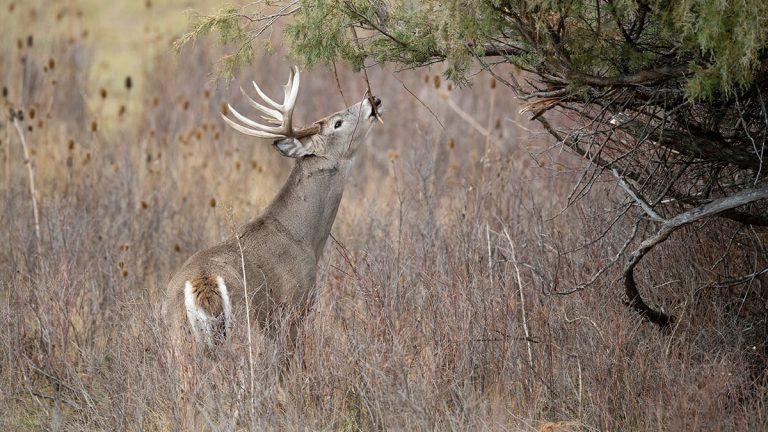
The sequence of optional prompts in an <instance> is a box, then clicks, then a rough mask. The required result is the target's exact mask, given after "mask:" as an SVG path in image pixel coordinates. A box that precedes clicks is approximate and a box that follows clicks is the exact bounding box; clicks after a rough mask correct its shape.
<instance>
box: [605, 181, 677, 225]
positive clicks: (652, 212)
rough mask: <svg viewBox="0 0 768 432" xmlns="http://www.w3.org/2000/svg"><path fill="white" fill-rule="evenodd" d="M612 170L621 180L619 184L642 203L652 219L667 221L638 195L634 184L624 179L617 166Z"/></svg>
mask: <svg viewBox="0 0 768 432" xmlns="http://www.w3.org/2000/svg"><path fill="white" fill-rule="evenodd" d="M611 172H613V175H614V176H615V177H616V179H617V180H618V181H619V186H621V188H622V189H624V191H625V192H626V193H627V195H629V196H630V197H632V199H633V200H635V202H636V203H637V204H638V205H640V207H641V208H642V209H643V211H645V213H646V214H647V215H648V216H650V218H651V219H653V220H655V221H656V222H666V219H664V218H663V217H661V216H659V214H658V213H656V211H655V210H654V209H653V208H652V207H651V206H650V205H649V204H648V202H646V201H645V200H644V199H643V198H642V197H640V195H638V193H637V192H636V191H635V190H634V189H633V188H632V186H630V185H629V183H627V182H626V181H625V180H624V177H622V176H621V174H619V171H618V170H617V169H616V168H613V169H612V170H611Z"/></svg>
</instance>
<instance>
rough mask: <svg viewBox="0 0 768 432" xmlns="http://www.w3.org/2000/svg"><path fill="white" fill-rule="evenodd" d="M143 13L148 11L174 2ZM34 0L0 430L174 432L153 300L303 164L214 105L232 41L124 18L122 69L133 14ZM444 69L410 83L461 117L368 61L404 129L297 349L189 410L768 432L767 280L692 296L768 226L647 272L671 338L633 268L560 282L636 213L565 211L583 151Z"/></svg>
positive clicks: (246, 416) (497, 94)
mask: <svg viewBox="0 0 768 432" xmlns="http://www.w3.org/2000/svg"><path fill="white" fill-rule="evenodd" d="M153 3H158V4H155V5H153V6H152V9H149V10H143V11H142V10H134V11H133V12H131V13H132V14H133V15H130V19H133V20H137V22H141V23H143V22H145V21H142V20H146V22H149V23H161V22H163V21H162V17H163V16H165V15H162V14H159V12H158V11H160V10H163V11H166V13H167V14H170V15H169V16H176V17H177V15H175V14H178V13H180V12H179V11H178V10H176V9H173V8H172V7H171V6H172V3H170V2H157V1H156V2H153ZM10 4H13V5H14V6H13V9H14V10H13V11H12V12H10ZM44 4H45V5H48V3H43V2H40V4H37V3H36V2H29V3H28V2H24V3H23V4H22V2H14V3H8V2H5V3H3V4H2V5H0V9H1V10H2V14H3V15H5V16H6V18H5V19H4V20H5V21H6V22H4V23H3V24H7V26H6V27H5V28H6V31H5V34H6V36H5V39H4V41H5V42H4V43H3V44H2V45H1V46H0V85H1V86H3V87H5V88H7V92H8V96H7V98H6V99H5V100H4V102H3V103H9V104H11V106H12V107H14V108H15V109H17V110H19V109H20V110H22V111H23V113H24V119H25V120H24V122H23V123H22V124H23V126H24V127H25V129H24V133H25V137H26V139H27V141H28V143H29V146H30V152H31V160H32V163H33V166H34V168H35V175H36V182H37V188H38V194H39V205H40V216H41V217H40V218H41V238H40V243H39V245H38V242H37V239H36V235H35V226H34V219H33V217H32V202H31V198H30V194H29V183H28V175H27V171H26V170H27V168H26V167H25V165H24V163H23V153H22V150H21V146H20V145H19V141H18V137H17V136H16V135H15V130H14V129H13V127H12V125H11V124H10V123H9V122H8V118H7V117H6V116H5V114H4V117H3V118H2V120H0V154H1V155H0V157H1V158H2V170H1V172H2V176H0V177H1V178H0V200H2V205H0V208H2V211H0V227H1V228H0V236H1V238H2V243H3V245H4V247H2V248H0V322H2V323H3V326H4V328H5V330H4V331H3V332H1V333H0V346H2V347H3V349H2V358H0V429H3V430H49V429H50V430H107V429H109V430H176V429H177V427H178V424H179V419H180V415H181V413H180V411H179V409H178V407H177V406H176V400H177V393H178V391H179V387H178V385H177V381H176V376H177V375H176V370H175V365H174V363H173V361H172V360H171V359H170V358H169V357H168V355H167V350H166V334H165V332H164V328H163V324H162V323H161V322H160V321H159V314H158V312H159V305H158V302H159V299H160V298H161V295H162V292H163V290H164V288H165V283H166V281H167V279H168V277H169V276H170V275H171V274H172V273H173V271H174V270H175V269H176V268H177V267H178V266H179V265H180V264H181V263H182V262H183V260H184V259H186V257H187V256H189V255H190V254H191V253H192V252H194V251H195V250H196V249H198V248H201V247H204V246H205V245H207V244H210V243H212V242H214V241H217V240H219V239H221V238H223V237H225V236H227V235H228V233H229V232H230V227H229V222H228V219H229V217H228V216H227V212H226V211H224V209H225V208H228V207H231V208H232V209H233V212H234V215H235V216H234V217H235V220H236V221H237V222H238V223H240V222H244V221H246V220H247V219H248V218H250V217H252V216H254V215H256V214H257V213H258V212H259V209H261V208H263V207H264V206H265V205H266V203H268V201H269V199H270V198H271V197H272V196H273V195H274V193H275V192H276V191H277V188H278V187H279V185H280V184H281V181H282V180H283V179H284V178H285V177H286V176H287V173H288V170H289V169H290V161H287V160H283V159H281V158H280V157H279V156H278V155H277V154H276V153H275V152H273V151H272V150H271V149H270V148H269V146H268V145H266V144H265V143H262V142H254V141H252V140H250V139H248V138H246V137H243V136H240V135H237V134H236V133H234V132H231V131H229V130H225V129H223V127H222V123H221V122H220V121H219V119H218V116H217V112H218V110H219V107H220V103H221V101H222V100H224V99H227V100H233V99H234V100H239V99H237V97H236V96H235V94H236V92H235V91H234V90H236V87H237V86H233V88H232V89H229V88H227V87H226V86H224V85H221V83H219V85H217V84H216V83H210V82H209V79H208V73H209V71H211V70H212V69H213V66H212V65H213V63H214V61H215V58H216V57H217V55H218V53H216V52H215V50H213V49H211V48H209V47H208V46H206V45H204V44H203V45H200V46H197V47H196V48H195V49H194V50H192V49H187V50H186V51H185V52H184V53H182V55H181V56H178V57H176V56H173V55H172V54H171V53H170V52H169V50H168V49H167V47H168V44H167V42H168V40H169V38H170V34H169V33H168V32H165V31H164V30H162V31H161V30H156V31H154V32H156V33H153V30H151V29H150V32H149V33H143V28H142V25H143V24H139V25H138V29H134V28H132V27H131V26H130V25H129V24H130V23H131V22H132V21H130V19H129V21H128V23H126V22H122V21H121V25H124V26H127V28H128V29H129V30H133V31H134V32H135V33H130V34H127V35H126V37H131V38H134V40H135V41H138V42H136V45H138V46H139V47H142V49H138V48H134V50H133V51H130V52H129V53H130V54H126V53H125V52H123V53H121V54H120V56H119V57H120V60H119V64H115V65H110V66H109V67H108V68H107V69H105V68H104V65H100V64H99V63H94V62H95V60H94V59H104V58H109V56H108V55H105V50H110V49H115V48H114V45H110V43H114V41H112V42H109V41H108V40H106V39H105V40H102V39H100V37H99V35H100V34H101V33H100V29H101V28H102V27H104V28H108V27H109V25H108V24H109V23H108V22H100V18H103V17H104V16H113V17H114V16H115V15H117V14H118V12H116V11H115V10H112V11H111V12H110V14H106V15H95V16H92V15H93V14H95V13H96V12H93V11H92V10H91V11H90V12H87V13H84V14H83V15H84V17H83V18H78V16H77V15H78V14H77V10H78V3H65V2H53V3H52V4H51V5H49V6H50V7H48V6H46V7H45V8H44V7H43V6H42V5H44ZM84 4H85V6H88V5H89V2H85V3H84ZM35 7H37V10H36V12H35V14H34V16H33V14H32V12H31V9H33V8H35ZM59 11H65V12H64V16H63V17H62V18H61V19H60V20H57V18H56V15H57V14H58V13H59ZM158 14H159V15H160V16H159V17H158V16H157V15H158ZM126 19H128V18H126ZM173 19H178V18H173ZM89 26H90V29H89V30H90V31H89V34H87V35H85V37H83V30H84V29H86V28H89ZM150 27H151V25H150ZM105 31H106V30H105ZM28 35H32V39H33V40H32V41H31V42H32V43H31V44H28V40H27V39H28V38H27V36H28ZM143 38H146V39H143ZM17 41H18V42H17ZM145 46H146V49H144V48H143V47H145ZM140 53H143V54H142V55H140ZM147 53H149V54H147ZM100 61H101V60H100ZM120 64H123V65H125V64H131V65H132V66H130V67H127V66H120ZM286 65H287V61H286V60H284V59H283V58H282V57H280V56H274V57H271V58H268V59H265V60H263V61H261V62H260V63H259V64H258V65H256V66H255V67H254V68H253V69H252V70H250V71H247V72H246V71H244V76H243V77H242V78H240V79H239V80H240V81H242V82H246V80H247V79H250V78H251V77H250V76H247V75H253V77H258V79H259V80H260V81H261V82H264V84H265V86H266V87H267V88H275V86H276V85H277V84H278V83H279V82H281V81H282V80H283V78H284V75H285V74H284V72H285V71H287V68H286ZM123 67H127V69H123ZM126 70H128V72H126ZM137 71H138V72H137ZM340 72H341V80H342V82H344V83H345V88H344V91H345V95H346V96H347V98H348V99H353V98H356V97H357V96H358V95H362V94H363V87H362V84H361V83H360V81H359V77H358V76H356V75H354V74H352V73H351V72H349V71H347V70H341V71H340ZM431 73H432V76H427V77H424V76H423V75H421V74H417V73H415V72H414V73H404V74H399V77H400V79H402V80H403V81H404V83H405V85H406V86H408V89H409V90H410V91H412V92H413V93H415V94H416V95H418V96H419V97H420V98H421V99H423V101H424V102H425V103H426V104H428V105H429V106H430V107H431V108H432V109H433V110H434V111H435V113H436V114H437V115H438V116H440V118H441V121H442V122H443V123H444V124H445V125H446V128H445V130H442V129H441V128H440V127H439V126H438V125H437V122H436V121H435V120H434V119H433V118H432V116H431V114H430V113H429V112H428V111H427V110H426V109H425V108H424V107H423V106H422V105H421V104H420V103H419V102H418V101H416V100H415V99H414V98H413V96H411V94H410V93H409V92H407V91H406V90H405V89H403V87H402V85H401V84H400V82H398V81H397V80H396V79H395V78H393V76H392V75H391V74H390V73H387V72H385V71H381V70H378V71H372V74H371V81H372V85H373V86H374V91H376V92H377V93H379V94H380V95H382V99H383V100H384V103H385V106H386V109H387V111H386V112H385V119H386V125H385V127H383V128H380V130H379V131H378V132H377V133H376V134H375V135H376V136H375V137H374V138H373V139H372V140H371V143H370V145H369V148H368V150H367V151H366V153H365V154H364V155H363V158H362V159H361V160H360V161H359V162H358V165H357V166H356V167H355V172H354V174H353V175H352V179H351V181H350V184H349V185H348V188H347V191H346V196H345V198H344V201H343V203H342V208H341V209H340V211H339V217H338V218H337V221H336V224H335V226H334V236H335V239H336V240H335V241H334V240H330V241H329V245H328V248H327V253H326V257H325V259H324V262H323V265H322V266H321V269H320V277H319V278H318V280H319V282H318V285H317V301H316V307H315V308H314V309H313V311H312V313H311V314H310V316H309V317H307V319H306V321H305V323H304V326H303V332H302V337H301V342H300V352H299V353H298V354H297V355H296V356H295V357H294V358H293V360H292V367H291V368H290V369H289V371H288V372H287V373H286V376H284V377H282V378H281V377H280V376H279V364H280V355H279V353H280V352H281V346H280V345H281V343H282V342H281V341H280V339H278V340H277V341H270V340H264V339H261V338H259V337H257V341H256V342H257V343H256V344H255V346H254V357H255V363H256V370H255V371H254V372H255V375H256V378H257V379H256V384H255V386H256V389H255V391H254V393H253V394H248V395H246V397H245V398H242V396H238V395H239V394H240V392H239V390H238V389H237V388H236V385H235V381H236V380H234V379H232V377H233V376H235V375H236V372H233V369H238V367H239V366H240V365H238V364H228V365H223V366H222V367H221V368H220V370H219V369H217V370H213V371H212V372H211V374H210V376H207V377H205V379H204V380H203V381H204V385H203V388H202V389H201V391H200V393H198V394H196V395H193V396H192V398H193V399H196V400H197V399H199V400H200V401H206V407H205V417H206V418H207V421H209V422H210V425H211V426H212V427H213V429H224V430H227V429H229V428H230V427H233V426H232V424H231V416H232V412H233V410H234V409H238V412H239V421H240V425H239V426H238V427H239V428H245V429H249V430H298V429H309V430H344V431H351V430H377V429H386V430H540V431H567V430H650V429H655V430H765V429H766V428H768V414H767V413H768V409H767V408H766V402H767V401H768V394H767V391H768V377H766V372H765V371H766V345H765V344H766V342H765V341H766V333H767V326H768V325H767V324H766V322H767V321H766V297H765V294H766V291H765V287H764V286H763V285H762V282H761V281H755V282H754V284H752V285H749V286H747V287H745V286H737V287H733V288H730V289H729V290H715V289H700V288H701V287H702V286H703V285H705V284H706V283H707V282H708V281H709V280H710V275H709V274H708V272H709V271H711V269H712V268H714V267H715V266H716V265H723V263H725V265H728V266H729V268H730V269H731V270H732V273H733V274H735V273H738V271H737V270H739V269H740V268H743V269H744V273H747V272H748V271H747V270H748V269H749V268H751V265H752V263H751V262H750V259H752V257H754V256H755V255H756V254H757V255H759V254H762V256H763V257H764V256H765V253H764V252H765V251H764V249H763V248H764V246H763V244H764V241H755V242H754V243H752V244H744V243H742V244H738V245H732V244H730V243H729V239H730V238H731V233H733V232H736V231H737V228H735V227H734V226H730V225H722V222H719V221H718V222H712V223H710V224H707V225H702V226H700V227H697V228H696V229H695V230H693V229H692V230H688V232H685V233H677V234H676V235H675V236H673V238H672V239H671V240H670V242H668V244H666V245H664V247H662V248H660V249H659V250H658V251H656V252H654V253H653V254H652V255H651V256H650V257H649V258H648V260H647V262H644V264H643V270H642V272H638V276H639V278H640V280H642V282H643V284H644V286H645V287H653V288H652V290H651V293H650V295H648V299H649V300H651V301H653V302H654V303H656V304H660V305H664V306H665V307H666V308H667V309H668V310H671V311H672V312H674V313H675V314H676V315H677V316H678V317H679V318H680V319H679V321H678V325H677V326H676V327H675V329H674V330H673V331H672V332H671V333H670V334H662V333H660V332H659V331H658V330H657V329H656V328H654V327H651V326H649V325H648V324H645V323H643V322H641V321H640V320H639V319H638V317H637V316H635V315H633V314H632V313H630V312H628V311H627V310H626V309H625V308H624V307H623V306H622V304H621V301H620V299H619V297H618V291H619V289H618V287H617V286H616V283H615V279H614V278H615V276H616V274H609V275H606V277H604V278H602V279H601V280H600V281H599V283H598V284H597V285H595V286H594V287H592V288H589V289H587V290H584V291H581V292H579V293H577V294H573V295H570V296H557V295H553V294H552V292H553V291H554V290H556V289H558V288H564V287H568V286H572V285H573V284H574V283H576V282H580V281H584V280H586V279H588V278H589V276H590V275H591V274H592V273H593V272H594V271H596V270H597V269H598V268H599V267H600V265H602V264H603V263H605V262H606V261H607V260H608V259H610V258H611V257H612V256H613V255H614V254H615V253H616V251H617V250H618V248H619V247H620V246H621V241H622V239H623V235H624V234H625V233H626V232H627V231H628V230H629V229H630V227H629V226H625V225H623V224H621V223H620V224H617V225H616V226H614V227H613V228H612V229H611V230H609V231H608V233H607V234H605V235H603V230H604V229H605V227H606V226H607V225H608V224H609V222H610V221H611V219H612V216H613V212H612V205H614V203H615V200H616V199H618V198H617V197H620V195H619V194H618V193H617V192H616V191H613V190H612V189H611V188H609V187H606V188H604V189H600V190H598V189H595V190H593V192H592V194H591V195H590V196H588V197H587V198H585V199H583V200H582V201H580V202H578V203H577V204H575V205H573V206H571V207H570V208H568V209H567V210H565V211H564V212H561V210H562V209H563V207H564V203H565V198H564V197H565V196H567V195H568V193H569V188H570V185H571V184H573V182H574V176H576V175H578V172H579V168H580V167H581V165H580V164H581V162H580V161H577V160H573V159H570V158H568V157H567V156H566V155H559V154H555V153H554V152H552V151H550V152H545V153H542V152H543V151H544V150H545V148H546V146H547V145H548V144H547V141H546V140H545V138H544V136H543V135H540V134H539V133H538V132H536V131H529V130H527V129H526V128H528V127H530V124H529V123H527V122H526V121H525V120H523V119H521V118H520V117H519V116H518V115H517V114H516V113H517V107H516V106H515V104H514V102H512V101H511V97H510V96H509V94H508V93H507V92H505V90H504V89H501V88H496V89H495V90H493V89H491V88H490V86H489V85H487V84H486V80H487V78H485V77H483V76H482V75H481V76H478V78H477V80H476V83H477V84H476V86H475V88H473V89H465V90H461V91H455V90H454V91H451V92H448V95H449V97H450V98H451V100H452V101H454V102H455V105H456V106H458V107H460V108H461V109H462V110H463V111H464V112H457V110H456V109H455V108H452V104H450V103H447V102H446V100H445V99H444V97H443V96H441V94H440V92H438V91H437V89H435V86H436V81H435V80H434V78H433V75H434V73H435V71H433V72H431ZM128 75H130V76H131V85H130V87H131V88H130V89H129V88H126V87H127V86H126V77H127V76H128ZM303 83H304V87H303V89H302V95H303V96H302V98H301V103H300V105H301V106H300V108H299V109H298V111H297V115H298V116H299V117H300V120H312V117H319V116H324V115H326V114H327V113H328V112H331V111H335V110H337V109H339V108H341V107H343V105H344V104H343V102H342V99H341V97H340V95H339V93H338V91H337V90H336V86H335V80H334V79H333V77H332V76H331V75H330V74H329V73H328V72H327V71H323V70H315V71H312V72H311V73H307V74H305V79H304V80H303ZM102 88H103V89H104V91H103V92H102V90H101V89H102ZM440 90H446V84H445V83H442V84H441V89H440ZM492 98H494V99H495V100H494V102H493V103H491V99H492ZM121 107H124V108H121ZM491 107H493V108H491ZM490 110H493V112H490ZM33 111H34V114H33ZM4 113H5V108H4ZM467 115H469V116H471V117H472V118H474V119H475V120H476V121H477V122H478V125H479V126H481V128H477V127H473V126H472V125H471V124H470V122H468V121H467V118H466V116H467ZM480 129H485V130H490V131H491V133H490V134H489V135H488V136H484V135H482V134H481V133H480V132H479V130H480ZM531 153H533V155H534V156H535V158H534V157H532V155H531ZM536 161H538V163H537V162H536ZM506 233H508V236H507V235H506ZM755 238H757V239H762V240H764V239H765V238H766V237H765V234H764V233H762V234H761V233H755ZM593 239H598V240H597V241H595V242H591V243H590V240H593ZM692 244H693V247H692ZM726 246H727V247H726ZM512 248H514V253H513V250H512ZM568 251H570V252H569V253H565V252H568ZM520 290H522V296H521V293H520ZM523 316H525V317H526V320H525V322H524V321H523ZM526 325H527V327H528V331H529V334H530V336H529V337H526V330H525V327H526ZM529 352H530V354H529ZM238 400H240V402H238ZM238 404H239V405H238Z"/></svg>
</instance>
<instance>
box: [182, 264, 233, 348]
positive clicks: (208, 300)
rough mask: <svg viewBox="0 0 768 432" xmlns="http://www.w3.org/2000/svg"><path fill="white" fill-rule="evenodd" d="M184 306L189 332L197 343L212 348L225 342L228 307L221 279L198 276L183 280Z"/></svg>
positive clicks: (229, 324)
mask: <svg viewBox="0 0 768 432" xmlns="http://www.w3.org/2000/svg"><path fill="white" fill-rule="evenodd" d="M184 307H185V309H186V310H187V319H188V320H189V325H190V326H191V327H192V334H194V336H195V339H197V341H198V342H200V343H202V344H204V345H205V346H206V347H208V348H209V349H214V348H216V347H217V346H219V345H221V344H222V343H223V342H225V341H227V340H228V338H229V332H230V326H231V312H232V306H231V304H230V300H229V291H228V290H227V285H226V284H225V283H224V279H223V278H222V277H221V276H216V279H215V280H214V279H213V278H211V277H210V276H202V277H200V278H197V279H195V280H193V281H186V282H185V283H184Z"/></svg>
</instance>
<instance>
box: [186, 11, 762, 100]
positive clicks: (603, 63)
mask: <svg viewBox="0 0 768 432" xmlns="http://www.w3.org/2000/svg"><path fill="white" fill-rule="evenodd" d="M268 3H269V5H270V6H271V7H272V8H276V9H271V10H270V12H263V13H261V14H256V15H250V16H248V15H246V14H244V13H243V12H241V11H238V10H237V9H235V8H225V9H222V10H221V11H219V12H218V13H216V14H213V15H209V16H195V17H194V20H193V29H192V30H191V31H190V32H189V33H188V34H186V35H185V36H184V37H182V38H181V39H180V40H179V42H178V43H177V46H179V47H180V46H182V45H183V44H185V43H187V42H188V41H190V40H193V39H195V38H197V37H199V36H200V35H203V34H207V33H210V32H216V33H218V35H219V38H220V40H221V41H222V43H225V44H226V43H236V44H237V49H236V50H235V51H234V52H233V53H232V54H231V55H230V56H227V57H225V58H224V59H223V67H222V70H223V71H224V72H225V73H226V74H230V73H231V71H232V69H234V68H236V67H238V66H240V65H243V64H245V63H248V62H250V61H251V59H252V55H253V54H252V48H253V43H252V42H253V41H252V38H253V37H255V36H253V34H254V33H256V34H258V33H260V32H250V33H249V26H254V25H255V24H254V23H256V22H261V20H259V19H254V18H263V17H268V16H269V15H270V14H271V13H274V11H275V10H278V11H281V10H283V11H284V10H285V8H286V7H287V6H290V5H291V4H290V2H268ZM292 12H293V13H292V15H293V17H292V19H291V20H290V21H289V23H288V25H287V26H286V30H285V32H286V35H287V38H288V40H289V44H290V47H291V51H290V52H291V55H292V56H294V57H296V58H299V59H301V60H302V61H303V62H304V63H306V64H307V65H310V66H311V65H315V64H331V63H333V62H336V61H346V62H349V63H351V64H352V65H353V66H354V67H355V68H360V67H362V66H363V62H364V60H365V59H366V58H371V59H373V60H374V61H376V62H383V63H391V62H395V63H400V64H404V65H407V66H411V67H419V66H425V65H428V64H431V63H434V62H436V61H445V63H446V66H447V67H446V76H447V77H448V78H449V79H451V80H454V81H456V82H459V83H461V82H464V81H465V79H466V77H467V73H468V71H469V69H470V67H471V65H472V64H473V63H474V62H475V61H476V60H482V59H483V58H484V57H485V56H486V55H487V53H488V49H489V48H490V47H498V46H499V45H502V46H505V47H513V48H514V49H510V50H508V51H507V52H505V53H504V59H505V61H507V62H508V63H511V64H514V65H516V66H518V67H520V68H522V69H524V70H527V71H530V72H533V73H535V74H539V75H555V76H561V77H563V79H565V80H566V81H568V82H569V84H575V85H576V87H578V86H580V85H581V84H583V83H582V82H579V80H580V78H577V77H583V76H598V77H614V76H622V75H628V74H633V73H637V72H639V71H647V70H653V69H656V68H660V67H665V66H672V65H686V64H687V65H689V66H690V70H691V72H692V74H691V75H690V76H689V77H688V81H687V83H686V85H685V88H686V92H687V94H688V96H689V97H690V98H692V99H711V98H713V97H715V96H716V95H717V94H720V93H722V94H725V95H727V94H730V92H732V91H733V89H734V88H736V87H744V86H747V85H749V83H750V82H751V81H752V80H753V78H754V74H755V71H756V68H757V67H758V66H759V65H760V62H761V60H762V58H761V56H764V53H765V52H766V51H767V49H768V31H766V29H767V28H768V22H767V21H768V2H765V1H764V0H739V1H735V2H732V1H726V0H717V1H710V0H680V1H671V0H647V1H640V0H612V1H591V0H590V1H587V0H581V1H569V2H564V1H560V0H528V1H521V0H506V1H504V0H425V1H419V2H413V1H393V2H385V1H384V0H346V1H341V0H304V1H301V2H300V7H299V8H296V9H295V10H293V11H292ZM244 17H248V18H249V20H245V21H244V19H243V18H244ZM352 28H355V29H356V32H353V31H352ZM355 35H357V36H355Z"/></svg>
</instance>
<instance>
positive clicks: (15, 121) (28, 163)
mask: <svg viewBox="0 0 768 432" xmlns="http://www.w3.org/2000/svg"><path fill="white" fill-rule="evenodd" d="M11 121H12V122H13V127H15V128H16V132H17V133H18V134H19V142H21V148H22V149H23V151H24V165H26V166H27V175H28V176H29V193H30V195H32V213H33V215H34V218H35V236H36V237H37V250H38V252H39V251H40V214H39V212H38V210H37V189H36V188H35V169H34V167H33V166H32V160H31V159H30V158H29V148H28V147H27V140H26V138H24V132H23V131H22V130H21V126H20V125H19V119H18V118H17V115H16V114H15V113H12V114H11Z"/></svg>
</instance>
